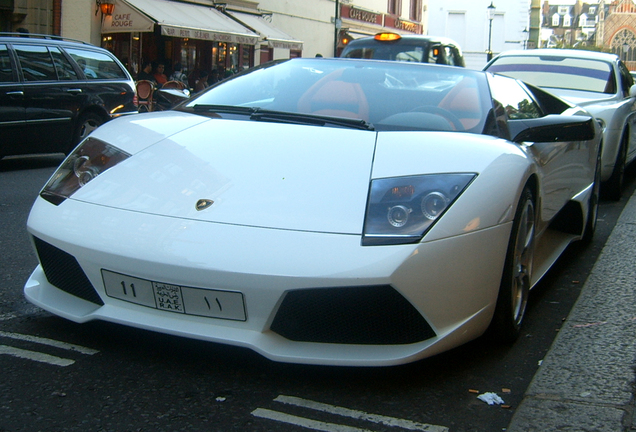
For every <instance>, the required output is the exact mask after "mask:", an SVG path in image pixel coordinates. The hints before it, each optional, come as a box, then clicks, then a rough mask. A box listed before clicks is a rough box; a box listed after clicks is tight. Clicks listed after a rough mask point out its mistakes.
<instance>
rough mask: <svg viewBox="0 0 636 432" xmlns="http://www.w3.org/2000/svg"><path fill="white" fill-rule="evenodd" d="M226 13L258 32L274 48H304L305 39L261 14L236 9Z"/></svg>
mask: <svg viewBox="0 0 636 432" xmlns="http://www.w3.org/2000/svg"><path fill="white" fill-rule="evenodd" d="M226 13H227V14H228V15H231V16H233V17H234V18H236V19H237V20H238V21H240V22H241V23H243V25H245V26H246V27H248V28H250V29H252V30H254V31H255V32H256V33H258V34H259V35H260V36H261V39H262V40H263V41H265V42H267V45H268V46H270V47H272V48H287V49H292V50H302V49H303V41H300V40H298V39H295V38H293V37H292V36H290V35H288V34H287V33H285V32H283V31H282V30H279V29H277V28H276V27H274V26H273V25H272V24H270V23H269V22H267V21H266V20H265V19H264V18H263V17H261V16H260V15H254V14H249V13H243V12H235V11H227V12H226Z"/></svg>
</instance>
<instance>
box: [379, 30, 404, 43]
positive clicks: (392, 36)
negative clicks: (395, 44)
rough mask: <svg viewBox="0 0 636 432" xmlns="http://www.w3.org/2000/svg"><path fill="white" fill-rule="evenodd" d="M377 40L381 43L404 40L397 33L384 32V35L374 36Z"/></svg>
mask: <svg viewBox="0 0 636 432" xmlns="http://www.w3.org/2000/svg"><path fill="white" fill-rule="evenodd" d="M374 38H375V40H377V41H381V42H389V41H396V40H400V39H402V36H400V35H399V34H397V33H389V32H383V33H378V34H376V35H375V36H374Z"/></svg>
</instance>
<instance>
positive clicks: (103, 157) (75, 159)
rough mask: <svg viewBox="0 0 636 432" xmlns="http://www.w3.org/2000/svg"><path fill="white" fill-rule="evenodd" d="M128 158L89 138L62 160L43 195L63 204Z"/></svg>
mask: <svg viewBox="0 0 636 432" xmlns="http://www.w3.org/2000/svg"><path fill="white" fill-rule="evenodd" d="M128 157H130V155H129V154H128V153H126V152H124V151H122V150H120V149H118V148H117V147H114V146H112V145H110V144H107V143H105V142H103V141H100V140H98V139H95V138H88V139H86V140H85V141H84V143H83V144H82V145H80V146H79V147H77V148H76V149H75V151H73V153H71V154H70V155H69V157H67V158H66V160H64V162H62V165H60V167H59V168H58V169H57V171H56V172H55V174H53V177H51V179H50V180H49V181H48V183H47V184H46V185H45V186H44V189H42V192H40V196H41V197H42V198H44V199H45V200H47V201H49V202H50V203H52V204H55V205H60V204H61V203H62V202H63V201H64V200H65V199H66V198H68V197H70V196H71V195H73V194H74V193H75V192H76V191H77V190H78V189H79V188H81V187H82V186H84V185H85V184H86V183H88V182H89V181H91V180H93V179H94V178H95V177H97V176H98V175H100V174H101V173H103V172H104V171H106V170H107V169H109V168H112V167H114V166H115V165H117V164H118V163H119V162H121V161H123V160H124V159H126V158H128Z"/></svg>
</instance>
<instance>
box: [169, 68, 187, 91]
mask: <svg viewBox="0 0 636 432" xmlns="http://www.w3.org/2000/svg"><path fill="white" fill-rule="evenodd" d="M170 81H178V82H180V83H183V85H184V86H185V87H186V88H188V87H189V86H188V77H187V76H186V74H184V73H183V72H182V70H181V63H176V64H175V65H174V71H173V72H172V75H170Z"/></svg>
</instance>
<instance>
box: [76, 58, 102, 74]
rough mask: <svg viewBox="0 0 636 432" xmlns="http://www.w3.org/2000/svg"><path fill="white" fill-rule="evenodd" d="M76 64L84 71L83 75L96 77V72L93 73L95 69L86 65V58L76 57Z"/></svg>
mask: <svg viewBox="0 0 636 432" xmlns="http://www.w3.org/2000/svg"><path fill="white" fill-rule="evenodd" d="M77 64H78V65H79V66H80V67H81V68H82V71H83V72H84V75H86V78H97V74H96V73H95V71H94V70H93V69H91V68H89V67H88V66H86V60H84V59H83V58H81V59H78V60H77Z"/></svg>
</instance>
